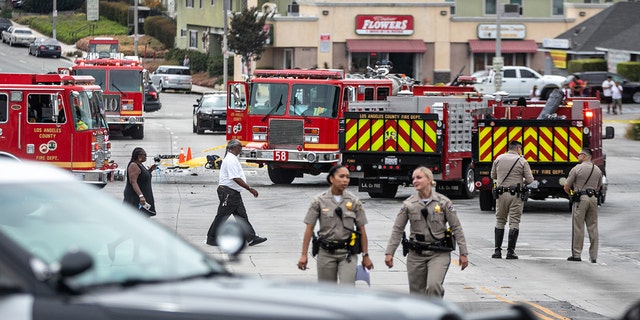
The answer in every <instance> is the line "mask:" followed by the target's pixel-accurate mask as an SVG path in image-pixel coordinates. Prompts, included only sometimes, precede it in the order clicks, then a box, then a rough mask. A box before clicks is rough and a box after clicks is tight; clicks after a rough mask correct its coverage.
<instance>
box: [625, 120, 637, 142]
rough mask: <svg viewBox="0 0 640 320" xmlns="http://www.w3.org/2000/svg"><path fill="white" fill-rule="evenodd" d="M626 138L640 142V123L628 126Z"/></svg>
mask: <svg viewBox="0 0 640 320" xmlns="http://www.w3.org/2000/svg"><path fill="white" fill-rule="evenodd" d="M625 138H627V139H630V140H640V123H633V124H631V125H630V126H628V127H627V132H626V134H625Z"/></svg>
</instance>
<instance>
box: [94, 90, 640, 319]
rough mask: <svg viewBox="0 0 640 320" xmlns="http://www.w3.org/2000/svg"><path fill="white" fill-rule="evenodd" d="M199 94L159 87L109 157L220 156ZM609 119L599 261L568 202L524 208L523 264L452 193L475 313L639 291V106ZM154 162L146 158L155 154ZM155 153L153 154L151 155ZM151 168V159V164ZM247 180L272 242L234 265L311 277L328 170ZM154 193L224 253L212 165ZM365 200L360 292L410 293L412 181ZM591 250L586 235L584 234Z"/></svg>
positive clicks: (157, 184) (465, 289)
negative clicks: (367, 279) (302, 264)
mask: <svg viewBox="0 0 640 320" xmlns="http://www.w3.org/2000/svg"><path fill="white" fill-rule="evenodd" d="M196 97H197V96H196V95H190V94H180V93H164V94H161V100H162V103H163V109H162V110H161V111H159V112H157V113H149V114H147V125H146V128H145V131H146V132H145V139H144V140H142V141H135V140H130V139H129V138H125V137H118V136H113V137H112V140H113V155H114V159H115V160H116V161H117V162H118V163H120V164H121V166H125V165H126V163H127V161H128V159H129V157H130V152H131V150H133V148H134V147H135V146H138V145H140V146H143V147H144V148H145V149H146V150H147V153H148V154H149V155H153V154H176V155H177V154H179V152H180V151H179V150H180V148H182V149H183V150H184V151H185V153H186V151H187V149H188V148H190V149H191V150H192V155H193V157H194V158H201V157H204V156H205V155H206V154H217V155H220V156H223V155H224V154H223V151H224V149H223V146H224V143H225V137H224V135H223V134H220V133H206V134H204V135H196V134H194V133H192V132H191V108H192V104H193V103H194V102H195V99H196ZM605 118H606V121H605V125H612V126H614V127H615V128H616V138H615V139H613V140H607V141H605V150H606V152H607V155H608V157H607V171H608V175H609V181H610V189H609V190H610V191H609V195H608V197H607V201H606V203H605V204H604V205H603V206H602V207H601V209H600V238H601V241H600V256H599V259H598V263H597V264H591V263H588V262H587V261H586V258H587V256H586V255H588V253H587V252H586V250H585V252H583V258H585V261H583V262H581V263H575V262H567V261H566V257H568V256H569V255H570V239H571V215H570V212H569V211H568V209H567V208H568V203H567V202H566V200H548V201H531V202H529V203H527V205H526V207H525V216H524V217H523V222H522V226H521V234H520V241H519V242H518V248H517V252H518V254H519V256H520V259H519V260H496V259H491V258H490V255H491V253H492V251H493V232H492V231H493V224H494V217H493V214H492V213H487V212H481V211H480V210H479V205H478V200H477V199H472V200H459V199H456V200H454V203H455V206H456V208H457V210H458V214H459V216H460V219H461V221H462V224H463V227H464V231H465V236H466V238H467V242H468V244H469V250H470V256H469V259H470V263H471V265H470V267H469V268H467V269H466V270H464V271H461V270H460V268H459V267H458V266H457V255H456V254H453V255H452V264H451V267H450V269H449V273H448V275H447V278H446V281H445V289H446V294H445V299H446V300H448V301H452V302H455V303H456V304H458V305H459V306H460V307H461V308H462V309H464V310H466V311H468V312H477V311H488V310H500V309H505V308H507V307H508V305H509V304H511V303H525V304H527V305H529V306H531V307H532V308H534V310H535V311H536V312H537V313H538V315H539V316H540V318H541V319H567V318H570V319H607V318H618V317H620V316H621V314H622V313H623V311H624V310H625V309H626V308H627V307H628V306H630V305H631V304H632V303H634V302H636V301H638V299H640V294H639V291H640V290H638V284H639V282H640V280H639V279H640V254H639V253H638V251H637V248H638V247H639V246H640V238H639V237H637V235H636V233H637V231H636V230H638V229H639V227H640V223H639V222H638V219H637V218H636V217H635V212H637V209H635V208H637V207H638V206H640V200H639V199H638V197H637V195H638V194H639V192H640V187H638V184H637V181H638V180H639V178H640V177H639V175H640V172H639V171H638V170H637V169H636V168H638V167H640V148H638V142H635V141H630V140H627V139H625V138H624V131H625V128H626V126H627V125H628V123H627V122H628V120H629V119H636V118H640V106H633V105H626V106H625V113H623V115H617V116H613V115H610V116H609V115H605ZM150 159H151V157H150ZM149 161H152V160H149ZM149 164H150V163H149ZM245 170H246V173H247V176H248V180H249V184H250V185H251V186H252V187H254V188H256V189H257V190H258V191H259V192H260V196H259V198H257V199H256V198H252V197H251V196H250V195H249V194H248V193H243V197H244V199H245V204H246V206H247V209H248V211H249V214H250V219H251V221H252V223H253V225H254V227H255V229H256V230H257V232H258V234H259V235H262V236H266V237H267V238H268V239H269V240H268V241H267V242H265V243H264V244H261V245H258V246H256V247H250V248H248V249H247V250H246V251H245V252H244V253H243V254H242V255H241V257H240V260H239V261H237V262H232V263H230V264H229V267H230V268H231V269H232V270H233V271H235V272H238V273H242V274H247V275H251V276H257V277H261V278H284V279H290V280H296V281H308V282H315V281H316V274H315V271H316V270H315V265H314V262H313V261H314V260H313V259H311V260H310V268H311V269H310V270H307V271H300V270H298V269H297V268H296V262H297V260H298V258H299V253H300V249H301V248H300V246H301V242H302V235H303V232H304V224H303V223H302V218H303V216H304V214H305V213H306V210H307V208H308V205H309V200H310V199H311V197H312V196H314V195H315V194H318V193H320V192H322V191H323V190H325V188H327V185H326V182H325V176H324V175H320V176H316V177H314V176H305V178H303V179H296V180H295V181H294V183H293V184H292V185H291V186H276V185H273V184H272V183H271V182H270V180H269V178H268V176H267V174H266V170H265V169H264V168H256V167H252V166H247V167H246V169H245ZM154 179H155V180H154V185H153V188H154V192H155V194H156V199H157V202H158V203H157V207H158V215H157V216H156V217H155V218H154V219H156V220H158V221H159V222H161V223H163V224H165V225H167V226H168V227H169V228H171V229H172V230H174V231H175V232H176V233H178V234H180V235H181V236H183V237H185V238H186V239H188V240H189V241H191V242H192V243H194V244H196V245H198V246H199V247H201V248H202V249H203V250H205V251H207V252H209V253H211V254H212V255H214V256H217V257H221V258H222V257H223V256H222V255H221V254H220V252H218V250H217V248H213V247H209V246H207V245H205V244H204V241H205V235H206V232H207V229H208V228H209V224H210V223H211V221H212V219H213V217H214V215H215V211H216V207H217V205H218V200H217V198H216V194H215V188H216V186H217V184H216V183H217V172H216V171H214V170H207V169H204V168H203V167H194V168H192V169H189V170H181V169H174V170H173V171H172V170H166V171H164V174H157V175H156V176H155V178H154ZM123 189H124V183H123V182H119V181H116V182H113V183H110V184H109V185H108V186H107V187H106V188H105V192H107V193H109V194H111V195H113V196H114V197H115V198H116V199H118V200H120V199H121V198H122V190H123ZM351 191H352V192H356V193H357V194H358V195H359V196H360V197H361V198H362V199H363V201H364V203H365V208H366V210H367V217H368V219H369V225H367V230H368V234H369V241H370V245H369V246H370V250H369V252H370V254H371V256H372V259H373V262H374V265H375V269H374V270H373V272H372V273H371V281H372V285H371V287H370V288H369V287H367V285H366V284H365V283H364V282H358V284H357V285H358V287H361V288H362V290H384V291H395V292H408V287H407V276H406V268H405V263H404V258H403V257H402V255H401V254H399V253H398V254H397V255H396V266H395V267H394V268H393V269H387V268H386V267H385V266H384V256H383V255H384V248H385V247H386V242H387V240H388V236H389V234H390V227H391V224H392V222H393V220H394V217H395V215H396V213H397V211H398V209H399V208H400V205H401V201H402V200H403V199H404V198H406V197H407V196H409V195H410V193H411V192H412V189H411V188H401V189H400V190H399V192H398V196H397V197H396V198H395V199H371V198H369V196H368V195H367V194H366V193H358V192H357V188H356V187H352V189H351ZM585 241H586V242H585V248H587V247H588V240H587V239H586V240H585Z"/></svg>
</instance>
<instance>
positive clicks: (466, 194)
mask: <svg viewBox="0 0 640 320" xmlns="http://www.w3.org/2000/svg"><path fill="white" fill-rule="evenodd" d="M462 178H463V180H462V183H461V184H460V195H461V196H462V198H465V199H473V197H474V196H475V191H476V186H475V181H474V180H475V171H474V170H473V168H471V163H468V164H467V166H466V167H465V169H464V172H463V176H462Z"/></svg>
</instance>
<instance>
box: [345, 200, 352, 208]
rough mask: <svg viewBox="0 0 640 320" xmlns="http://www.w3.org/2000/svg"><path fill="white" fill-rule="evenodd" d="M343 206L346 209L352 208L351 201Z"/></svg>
mask: <svg viewBox="0 0 640 320" xmlns="http://www.w3.org/2000/svg"><path fill="white" fill-rule="evenodd" d="M344 206H345V207H346V208H347V210H351V209H352V208H353V203H351V201H349V202H347V204H345V205H344Z"/></svg>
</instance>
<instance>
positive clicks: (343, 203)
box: [298, 165, 373, 286]
mask: <svg viewBox="0 0 640 320" xmlns="http://www.w3.org/2000/svg"><path fill="white" fill-rule="evenodd" d="M349 180H350V176H349V170H348V169H347V168H346V167H345V166H343V165H336V166H333V167H332V168H331V169H330V170H329V174H328V175H327V182H329V184H330V185H331V187H330V188H329V190H327V191H325V192H323V193H321V194H319V195H317V196H315V197H313V199H312V200H311V205H310V206H309V210H307V214H306V216H305V218H304V223H305V224H306V228H305V231H304V236H303V238H302V254H301V256H300V259H299V260H298V269H300V270H306V269H308V268H307V264H308V259H309V244H310V243H311V241H312V238H313V250H312V255H313V256H316V255H317V269H318V281H325V282H333V283H337V282H339V283H340V284H345V285H352V286H355V283H356V271H357V270H356V266H357V265H358V258H357V255H358V254H360V253H362V267H363V268H367V269H369V270H371V269H373V263H372V262H371V258H369V253H368V249H369V247H368V239H367V231H366V229H365V225H366V224H367V217H366V215H365V212H364V208H363V207H362V202H361V201H360V199H358V198H357V197H356V196H355V195H354V194H353V193H351V192H349V191H347V190H346V189H347V187H348V186H349ZM316 222H318V223H319V230H318V235H317V237H316V236H315V235H314V234H313V230H314V228H315V225H316Z"/></svg>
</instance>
